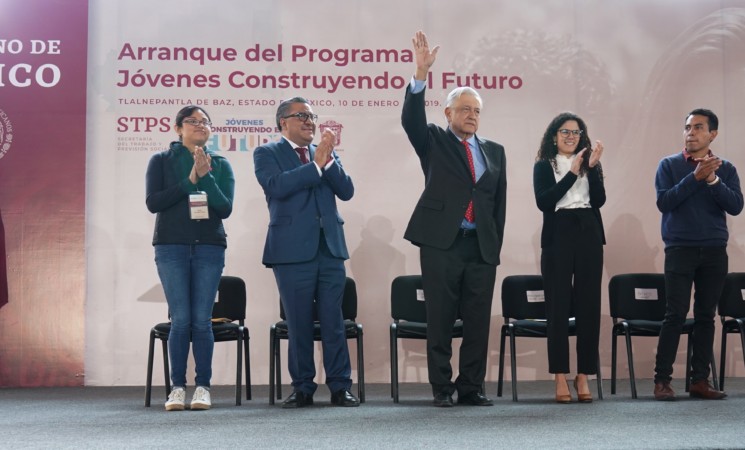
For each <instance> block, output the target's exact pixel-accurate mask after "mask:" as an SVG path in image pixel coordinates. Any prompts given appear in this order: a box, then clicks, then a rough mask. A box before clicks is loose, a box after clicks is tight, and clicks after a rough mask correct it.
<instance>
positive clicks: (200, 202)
mask: <svg viewBox="0 0 745 450" xmlns="http://www.w3.org/2000/svg"><path fill="white" fill-rule="evenodd" d="M189 217H191V219H192V220H202V219H209V218H210V212H209V208H207V193H206V192H203V191H197V192H192V193H191V194H189Z"/></svg>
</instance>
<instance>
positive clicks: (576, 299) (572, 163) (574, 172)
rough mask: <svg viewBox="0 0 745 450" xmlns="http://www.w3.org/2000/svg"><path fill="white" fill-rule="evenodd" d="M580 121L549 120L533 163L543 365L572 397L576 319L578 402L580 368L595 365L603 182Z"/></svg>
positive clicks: (583, 394) (562, 395) (562, 396)
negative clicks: (539, 219) (539, 221)
mask: <svg viewBox="0 0 745 450" xmlns="http://www.w3.org/2000/svg"><path fill="white" fill-rule="evenodd" d="M591 145H592V144H591V141H590V137H589V136H588V133H587V126H586V125H585V122H584V121H583V120H582V119H581V118H580V117H578V116H577V115H575V114H572V113H568V112H565V113H562V114H559V115H558V116H556V117H555V118H554V119H553V120H552V121H551V123H550V124H549V125H548V128H547V129H546V132H545V133H544V135H543V140H542V141H541V147H540V149H539V150H538V155H537V156H536V162H535V166H534V168H533V189H534V192H535V200H536V204H537V205H538V209H540V210H541V211H543V230H542V232H541V273H542V275H543V282H544V293H545V298H546V317H547V325H548V368H549V372H550V373H553V374H555V379H556V401H557V402H559V403H569V402H571V400H572V397H571V394H570V393H569V387H568V386H567V381H566V374H568V373H569V337H568V323H569V318H570V317H575V318H576V326H577V376H576V378H575V379H574V386H575V389H576V390H577V397H578V400H579V401H580V402H591V401H592V394H591V393H590V390H589V387H588V385H587V375H592V374H595V373H596V372H597V365H598V341H599V337H600V283H601V278H602V274H603V245H604V244H605V233H604V231H603V222H602V219H601V216H600V207H601V206H603V204H604V203H605V186H604V185H603V170H602V167H601V165H600V156H601V155H602V153H603V144H602V143H601V142H600V141H596V143H595V147H594V148H593V147H591Z"/></svg>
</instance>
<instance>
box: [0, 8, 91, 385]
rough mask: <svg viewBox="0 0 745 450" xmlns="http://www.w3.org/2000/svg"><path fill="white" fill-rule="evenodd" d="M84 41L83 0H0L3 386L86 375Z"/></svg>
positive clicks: (70, 381) (68, 381) (76, 381)
mask: <svg viewBox="0 0 745 450" xmlns="http://www.w3.org/2000/svg"><path fill="white" fill-rule="evenodd" d="M87 49H88V2H87V0H65V1H62V0H55V1H50V0H3V1H2V2H1V3H0V209H1V210H2V215H3V217H2V220H3V224H4V228H5V229H4V239H5V242H4V244H5V245H4V246H0V250H2V254H0V257H1V258H3V263H2V264H0V268H5V265H6V263H7V276H8V280H7V281H8V283H7V284H8V286H7V288H8V294H9V295H8V302H7V303H5V304H4V305H3V303H2V302H0V343H2V344H0V386H71V385H81V384H83V382H84V377H83V373H84V369H83V361H84V352H85V342H84V337H85V333H84V328H83V326H84V317H85V315H84V310H83V308H84V305H85V281H84V280H85V247H84V245H85V177H86V168H85V167H86V164H85V148H86V135H85V128H86V117H87V116H86V73H87ZM1 228H2V227H0V231H2V229H1ZM0 279H3V277H2V275H0ZM2 287H3V286H1V285H0V292H1V291H2Z"/></svg>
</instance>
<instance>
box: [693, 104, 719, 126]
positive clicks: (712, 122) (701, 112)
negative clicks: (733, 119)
mask: <svg viewBox="0 0 745 450" xmlns="http://www.w3.org/2000/svg"><path fill="white" fill-rule="evenodd" d="M691 116H705V117H706V120H707V121H708V122H709V131H715V130H718V129H719V118H717V115H716V114H714V112H713V111H712V110H710V109H705V108H696V109H694V110H693V111H691V112H689V113H688V115H687V116H686V121H687V120H688V118H689V117H691Z"/></svg>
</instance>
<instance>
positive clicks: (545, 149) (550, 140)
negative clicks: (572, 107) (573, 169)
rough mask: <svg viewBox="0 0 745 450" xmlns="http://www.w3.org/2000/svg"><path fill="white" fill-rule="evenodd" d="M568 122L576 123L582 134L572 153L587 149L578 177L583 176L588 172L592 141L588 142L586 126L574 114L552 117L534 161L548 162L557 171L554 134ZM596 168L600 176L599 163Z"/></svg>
mask: <svg viewBox="0 0 745 450" xmlns="http://www.w3.org/2000/svg"><path fill="white" fill-rule="evenodd" d="M569 120H574V121H575V122H577V125H579V129H580V130H582V133H581V134H580V135H579V142H578V143H577V148H576V149H575V150H574V153H575V154H577V153H579V152H580V151H582V149H585V148H586V149H587V151H586V152H585V155H584V160H583V161H582V166H581V167H580V169H579V175H580V176H583V175H585V174H586V173H587V171H588V170H590V155H591V154H592V141H591V140H590V136H589V134H588V133H587V125H585V121H584V120H582V118H581V117H579V116H578V115H576V114H574V113H571V112H563V113H561V114H559V115H558V116H556V117H554V118H553V120H551V123H549V124H548V127H547V128H546V132H545V133H543V139H541V146H540V147H539V148H538V154H537V155H536V157H535V159H536V161H549V162H550V163H551V166H552V167H553V168H554V171H556V170H557V168H556V155H557V154H558V153H559V149H558V147H557V145H556V134H557V133H558V132H559V130H560V129H561V126H562V125H564V123H566V122H567V121H569ZM596 167H597V169H598V170H599V171H600V172H601V174H602V168H601V167H600V163H598V165H597V166H596Z"/></svg>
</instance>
